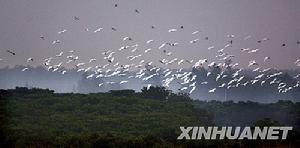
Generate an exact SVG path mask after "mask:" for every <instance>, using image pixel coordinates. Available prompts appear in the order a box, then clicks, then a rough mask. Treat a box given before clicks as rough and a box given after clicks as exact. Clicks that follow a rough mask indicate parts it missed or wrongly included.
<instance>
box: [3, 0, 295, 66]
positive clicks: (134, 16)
mask: <svg viewBox="0 0 300 148" xmlns="http://www.w3.org/2000/svg"><path fill="white" fill-rule="evenodd" d="M115 4H118V7H117V8H115V7H114V5H115ZM135 9H137V10H138V11H139V12H140V13H136V12H135ZM74 16H77V17H79V18H80V20H79V21H75V20H74ZM151 26H155V28H154V29H151ZM180 26H184V28H183V29H180ZM98 27H102V28H104V29H103V30H102V31H101V32H99V33H93V31H94V30H95V29H97V28H98ZM111 27H114V28H116V29H117V31H112V30H111ZM85 28H89V30H90V31H88V32H87V31H85ZM171 28H177V29H178V30H179V31H178V32H174V33H168V30H169V29H171ZM63 29H66V30H67V32H66V33H65V34H58V33H57V32H58V31H61V30H63ZM196 30H199V31H201V32H200V33H198V34H196V35H192V32H194V31H196ZM228 34H234V35H235V38H234V39H233V45H232V47H230V48H229V49H226V50H227V52H229V53H231V54H234V55H235V56H236V57H235V58H234V61H235V62H239V63H240V64H241V66H243V65H247V64H248V61H249V60H256V61H258V62H259V63H261V65H263V66H266V67H269V66H270V67H277V68H284V69H286V68H296V66H295V65H294V64H293V62H294V61H295V60H296V59H297V58H300V44H296V42H297V41H298V40H300V1H299V0H206V1H204V0H0V58H1V59H3V60H2V61H0V67H5V66H7V65H10V66H14V65H20V64H24V63H25V65H27V63H26V59H27V58H28V57H33V58H34V62H32V63H30V65H34V66H36V65H41V63H42V59H44V58H47V57H50V56H54V55H55V54H58V53H59V52H60V51H65V52H66V51H68V50H75V51H76V54H77V55H79V57H80V60H81V61H82V62H88V60H89V59H90V58H99V59H100V58H102V55H101V52H102V51H103V50H104V49H110V50H117V49H119V48H120V47H121V46H125V45H134V44H139V45H140V46H139V48H140V49H141V50H142V49H143V50H145V49H147V48H153V50H154V51H153V52H150V53H149V54H147V55H145V57H143V58H145V59H146V60H147V61H150V60H154V61H158V59H162V58H165V57H164V56H163V54H162V51H158V49H157V48H158V47H159V46H160V45H161V44H162V43H163V42H167V41H169V42H178V43H179V44H178V46H176V47H174V48H167V50H168V51H170V52H173V56H172V58H174V57H178V58H180V59H181V58H184V59H195V60H196V59H203V58H207V59H209V60H210V61H215V60H216V58H215V55H216V51H217V50H219V49H221V48H222V47H223V46H225V45H226V44H227V43H228V40H229V39H228V37H227V35H228ZM41 35H43V36H45V40H41V39H40V38H39V37H40V36H41ZM248 35H251V36H252V38H250V39H249V40H246V41H245V40H243V38H244V37H246V36H248ZM125 36H130V37H131V38H132V39H133V40H132V41H130V42H129V41H128V42H124V41H123V40H122V39H123V37H125ZM205 37H209V40H208V41H206V40H204V38H205ZM264 37H268V38H270V40H269V41H267V42H263V43H260V44H259V43H257V41H258V40H260V39H262V38H264ZM196 38H199V42H198V43H196V44H190V43H189V41H190V40H193V39H196ZM57 39H59V40H61V41H62V43H60V44H58V45H52V41H54V40H57ZM150 39H153V40H154V42H153V43H151V44H145V42H146V41H147V40H150ZM282 44H286V46H285V47H282V46H281V45H282ZM210 46H215V47H216V49H213V50H207V48H208V47H210ZM243 47H245V48H247V47H249V48H259V49H260V51H259V52H258V53H257V54H252V55H249V54H244V53H241V51H240V48H243ZM8 49H10V50H13V51H14V52H15V53H16V55H15V56H11V55H10V54H9V53H7V52H6V50H8ZM141 53H142V52H141ZM122 54H124V55H128V54H129V53H128V52H127V53H122ZM124 55H123V56H120V55H119V58H122V57H123V58H125V57H124ZM265 56H270V57H271V59H272V61H270V62H269V63H263V59H264V57H265ZM168 58H170V57H168ZM120 61H122V60H120ZM103 63H104V61H103V60H98V61H97V64H103ZM65 66H67V65H65Z"/></svg>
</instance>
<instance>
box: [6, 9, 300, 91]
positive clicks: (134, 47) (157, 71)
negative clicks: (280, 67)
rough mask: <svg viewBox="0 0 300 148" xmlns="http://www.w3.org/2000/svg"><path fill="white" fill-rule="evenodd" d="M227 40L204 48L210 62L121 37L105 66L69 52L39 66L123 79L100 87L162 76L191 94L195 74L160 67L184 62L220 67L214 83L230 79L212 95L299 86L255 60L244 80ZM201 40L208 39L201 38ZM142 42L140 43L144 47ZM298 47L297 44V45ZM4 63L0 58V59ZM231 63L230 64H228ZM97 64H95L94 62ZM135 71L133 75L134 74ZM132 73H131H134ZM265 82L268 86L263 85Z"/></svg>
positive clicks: (167, 83) (107, 52) (165, 82)
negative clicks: (212, 57)
mask: <svg viewBox="0 0 300 148" xmlns="http://www.w3.org/2000/svg"><path fill="white" fill-rule="evenodd" d="M115 7H118V5H117V4H115ZM135 12H136V13H140V11H138V10H137V9H136V10H135ZM74 21H80V18H79V17H77V16H75V17H74ZM151 29H155V27H154V26H151ZM183 29H184V28H183V26H180V27H178V28H170V29H169V30H166V32H167V33H170V34H172V33H174V32H179V31H181V30H183ZM84 30H85V31H92V32H93V33H101V31H103V30H105V28H102V27H97V28H96V29H95V30H90V29H89V28H84ZM109 30H113V31H118V30H117V28H114V27H111V28H109ZM66 32H68V30H67V29H63V30H61V31H58V32H57V33H58V34H59V35H63V34H65V33H66ZM199 33H201V31H199V30H195V31H193V32H191V36H192V37H193V38H194V37H195V36H197V34H199ZM227 38H228V40H229V41H228V44H226V45H225V46H224V47H223V48H221V49H216V47H215V46H210V47H208V48H207V50H209V51H211V52H215V54H216V58H218V60H217V61H209V60H208V59H192V60H191V59H182V58H179V57H176V55H175V54H174V53H173V52H170V51H168V50H166V47H167V46H168V47H169V48H172V47H174V46H177V45H179V44H181V43H180V42H179V41H178V42H163V43H160V45H159V46H158V47H152V48H147V49H142V48H139V43H136V42H134V39H133V38H132V37H129V36H124V37H121V39H122V40H123V42H125V43H126V44H127V45H126V46H122V47H120V48H118V49H110V50H104V51H103V52H102V58H103V59H104V60H105V61H106V62H105V63H101V65H97V66H95V67H92V66H86V65H88V63H95V62H97V61H98V59H96V58H91V59H89V60H88V63H85V62H83V61H81V59H80V55H76V51H74V50H70V51H67V52H65V51H60V52H59V53H57V54H56V55H53V56H50V57H47V58H45V59H44V60H43V61H42V63H41V64H42V65H44V66H45V67H46V69H47V70H48V71H52V72H55V71H57V72H60V73H61V74H62V75H64V74H66V73H68V70H67V69H65V68H64V66H66V65H67V64H72V65H74V68H76V70H77V72H85V73H87V74H88V75H87V76H86V79H101V78H110V77H122V80H121V81H118V82H113V81H107V82H103V83H100V84H99V85H98V86H99V87H104V86H105V85H111V84H115V83H119V84H120V85H123V84H126V83H128V82H129V81H130V79H133V78H138V79H141V81H143V82H144V84H147V82H148V81H151V79H153V78H154V77H157V76H159V77H161V78H162V84H163V86H165V87H167V88H168V87H170V85H171V83H172V82H175V83H176V84H177V83H180V85H181V88H180V89H179V91H182V92H186V93H189V94H192V93H193V92H194V91H195V90H196V87H197V85H196V83H197V81H196V79H197V75H196V74H194V73H193V72H192V71H186V69H187V68H183V67H181V68H178V69H176V70H174V69H171V68H161V67H162V66H165V67H166V66H168V65H177V66H178V67H180V66H181V65H182V64H183V63H186V64H189V65H190V67H192V68H195V69H198V68H200V67H203V66H207V67H219V68H221V70H222V71H221V73H219V74H217V76H216V77H215V81H216V82H218V81H220V80H222V79H224V78H226V77H230V78H232V79H231V80H229V81H228V82H226V83H222V84H221V85H219V86H218V87H215V88H210V89H209V90H208V93H214V92H216V91H217V90H218V89H220V88H227V89H230V88H234V87H244V86H247V85H254V84H256V83H260V85H277V88H278V92H280V93H286V92H288V91H290V90H292V89H294V88H296V87H299V85H300V81H297V83H296V84H294V85H293V86H290V85H289V84H287V83H286V82H284V81H282V80H280V79H279V78H278V77H279V76H280V75H282V74H283V72H277V73H269V71H270V70H271V69H272V68H265V69H264V68H262V67H260V63H258V62H257V61H256V60H249V64H248V69H253V71H254V72H258V74H257V75H256V76H255V77H254V78H253V79H252V80H247V81H245V80H244V78H245V76H244V75H243V74H241V71H242V70H243V68H235V67H237V66H239V63H233V64H232V59H233V58H234V57H235V55H232V54H230V53H229V52H227V50H226V49H227V48H231V47H232V45H233V40H234V39H235V38H236V36H235V35H233V34H230V35H228V36H227ZM250 38H252V36H250V35H249V36H246V37H244V38H243V40H248V39H250ZM40 39H41V40H47V37H45V36H44V35H41V36H40ZM200 40H201V39H200V38H195V39H193V40H191V41H189V43H190V44H197V43H198V42H200ZM203 40H208V37H205V38H203ZM268 40H270V39H269V38H263V39H261V40H259V41H257V43H262V42H267V41H268ZM153 42H156V41H155V40H154V39H150V40H147V41H145V42H144V43H146V44H147V45H149V46H151V44H152V43H153ZM50 43H52V44H53V45H55V44H61V43H62V41H61V40H58V39H57V40H54V41H50ZM144 43H143V44H144ZM297 44H299V42H297ZM282 46H286V45H285V44H282ZM154 51H155V52H161V55H162V57H161V58H160V59H159V60H158V61H146V60H145V59H144V58H143V56H145V55H150V56H151V53H152V52H154ZM123 52H127V53H132V54H131V55H130V56H127V57H124V58H126V59H127V60H128V62H129V64H123V63H122V62H120V61H119V60H118V59H117V58H116V55H118V54H119V55H122V54H123ZM240 52H241V54H243V53H244V54H256V53H258V52H260V49H253V48H242V49H240ZM7 53H9V54H11V55H12V56H14V55H16V53H15V52H14V50H7ZM58 58H60V59H64V60H62V61H59V62H57V61H56V62H53V61H54V60H55V59H58ZM1 60H3V59H1ZM34 60H35V59H34V57H29V58H28V59H27V60H26V62H27V63H29V64H30V62H33V61H34ZM271 60H272V58H271V57H265V58H264V59H263V61H264V62H270V61H271ZM229 61H230V62H229ZM155 62H158V63H159V64H161V65H158V66H157V65H154V63H155ZM97 64H98V63H97ZM295 66H300V59H297V60H296V61H295ZM228 67H231V68H235V70H236V71H235V72H234V73H233V74H232V76H228V75H227V74H226V73H225V69H226V68H228ZM28 70H30V68H29V67H26V68H24V69H22V71H23V72H26V71H28ZM134 71H135V72H134ZM133 73H134V74H133ZM206 76H207V77H211V76H212V75H211V72H209V71H208V72H207V75H206ZM294 78H295V79H298V78H300V74H297V75H295V76H294ZM267 80H270V81H268V82H269V84H266V82H267ZM208 83H209V82H207V81H202V82H201V83H200V84H198V85H207V84H208ZM152 85H155V84H151V83H150V82H149V83H148V84H147V87H148V88H149V87H150V86H152Z"/></svg>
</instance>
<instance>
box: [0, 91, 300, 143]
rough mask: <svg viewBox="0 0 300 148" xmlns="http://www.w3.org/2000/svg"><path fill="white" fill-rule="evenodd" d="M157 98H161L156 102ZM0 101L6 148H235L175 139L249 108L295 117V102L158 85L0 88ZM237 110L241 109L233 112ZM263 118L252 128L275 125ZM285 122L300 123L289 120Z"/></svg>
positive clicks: (218, 141)
mask: <svg viewBox="0 0 300 148" xmlns="http://www.w3.org/2000/svg"><path fill="white" fill-rule="evenodd" d="M151 89H152V90H151ZM152 92H153V93H152ZM159 94H166V96H164V97H161V98H155V95H159ZM0 100H1V114H0V115H1V140H2V141H1V143H2V144H4V146H9V147H11V146H17V147H18V146H28V147H121V146H122V147H130V146H136V147H145V146H151V147H152V146H154V147H155V146H157V147H174V146H179V147H193V146H224V145H225V146H236V147H238V146H243V145H244V144H247V141H243V142H242V143H241V142H239V141H229V140H222V141H220V140H217V141H210V140H208V141H204V140H197V141H186V140H183V141H177V140H176V138H177V136H178V135H179V134H180V131H179V126H206V125H208V126H212V125H215V124H217V125H222V122H223V123H224V124H226V123H228V124H229V123H230V124H231V122H234V124H238V122H239V121H238V118H240V122H241V121H242V120H244V117H241V116H240V117H234V116H236V115H240V114H244V115H247V116H250V117H251V116H252V115H251V114H252V113H253V112H254V111H253V109H256V110H258V109H259V108H262V109H261V110H264V109H267V111H269V110H268V108H271V109H274V110H278V111H280V112H286V111H288V112H286V113H289V114H291V115H293V117H292V116H290V118H293V119H296V118H299V114H300V112H299V108H300V107H299V103H292V102H287V101H284V102H278V103H275V104H258V103H254V102H239V103H234V102H223V103H222V102H218V101H210V102H201V101H193V100H191V99H189V97H188V95H187V94H174V93H172V92H170V91H168V90H166V89H165V88H159V87H151V88H150V89H146V88H144V90H143V91H142V92H141V93H136V92H134V91H132V90H114V91H110V92H108V93H92V94H73V93H66V94H56V93H54V92H53V91H51V90H47V89H27V88H16V89H13V90H1V92H0ZM240 109H241V110H243V111H240V112H239V113H235V112H238V110H240ZM250 110H252V112H250ZM261 110H258V111H261ZM297 115H298V116H297ZM221 116H222V117H223V118H220V117H221ZM260 117H261V118H263V117H268V116H267V114H266V116H263V115H261V116H259V118H260ZM225 118H228V119H227V120H225ZM252 119H253V118H252ZM272 119H273V118H272ZM264 120H265V119H264ZM264 120H260V121H257V124H259V125H261V124H264V123H268V124H269V123H277V122H275V121H274V122H273V121H272V120H271V119H270V121H269V120H267V121H264ZM271 121H272V122H271ZM249 122H250V121H249ZM298 122H299V121H298ZM252 123H254V122H252ZM245 124H246V123H245ZM286 124H287V125H289V124H290V125H295V124H299V123H296V121H294V120H293V122H292V119H291V120H289V121H287V122H286ZM291 137H292V140H293V141H291V140H287V141H285V143H289V144H291V143H292V144H295V143H296V142H297V137H298V136H297V135H296V133H294V135H292V136H291ZM295 137H296V138H295ZM298 140H299V139H298ZM298 142H299V141H298ZM285 143H282V144H285ZM250 144H254V145H255V144H261V143H251V142H250ZM268 144H269V145H272V144H274V142H273V143H272V142H270V143H268ZM275 144H278V143H275Z"/></svg>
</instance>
